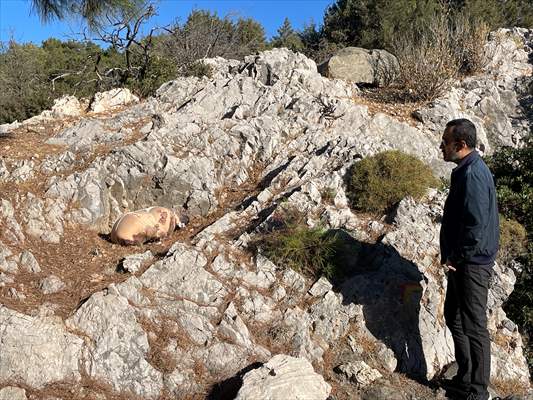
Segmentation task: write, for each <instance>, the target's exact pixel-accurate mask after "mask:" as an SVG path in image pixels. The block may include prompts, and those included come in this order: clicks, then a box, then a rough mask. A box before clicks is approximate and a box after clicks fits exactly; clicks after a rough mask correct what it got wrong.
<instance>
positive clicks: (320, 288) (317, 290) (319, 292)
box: [308, 277, 333, 297]
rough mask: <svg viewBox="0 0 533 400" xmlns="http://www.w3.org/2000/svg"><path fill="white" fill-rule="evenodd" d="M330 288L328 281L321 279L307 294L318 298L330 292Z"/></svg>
mask: <svg viewBox="0 0 533 400" xmlns="http://www.w3.org/2000/svg"><path fill="white" fill-rule="evenodd" d="M332 288H333V285H332V284H331V282H330V281H328V280H327V279H326V278H325V277H321V278H320V279H319V280H318V281H316V282H315V283H314V284H313V286H311V289H309V290H308V293H309V294H310V295H311V296H314V297H320V296H323V295H324V294H326V292H328V291H330V290H331V289H332Z"/></svg>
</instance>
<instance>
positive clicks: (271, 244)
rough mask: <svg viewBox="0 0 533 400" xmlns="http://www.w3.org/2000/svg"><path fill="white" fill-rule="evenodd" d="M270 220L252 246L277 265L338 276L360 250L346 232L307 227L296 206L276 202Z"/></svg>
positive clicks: (313, 274)
mask: <svg viewBox="0 0 533 400" xmlns="http://www.w3.org/2000/svg"><path fill="white" fill-rule="evenodd" d="M270 223H271V226H270V227H269V229H268V231H267V232H266V233H264V234H263V235H262V236H261V237H260V239H259V240H258V241H257V242H256V243H254V246H255V247H257V248H258V249H260V251H261V252H262V253H263V254H264V255H265V256H266V257H268V258H269V259H270V260H271V261H272V262H273V263H275V264H276V265H278V266H279V267H287V268H292V269H294V270H295V271H298V272H301V273H303V274H304V275H307V276H309V277H312V278H315V279H316V278H319V277H320V276H325V277H326V278H328V279H329V280H330V281H333V282H335V281H336V280H338V279H342V278H343V277H345V276H346V275H348V273H349V271H348V270H347V269H348V267H349V265H353V264H355V263H356V262H357V259H358V256H359V253H360V252H361V245H360V244H359V243H358V242H356V241H355V240H354V239H353V238H351V236H350V235H348V234H347V233H346V232H344V231H341V230H338V231H328V230H326V229H324V228H322V227H320V226H316V227H312V228H311V227H309V226H307V224H306V223H305V215H304V214H303V213H301V212H300V211H298V210H296V209H291V208H288V209H287V208H283V206H280V209H279V210H277V211H276V212H275V214H274V216H273V218H272V219H271V221H270Z"/></svg>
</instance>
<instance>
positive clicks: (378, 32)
mask: <svg viewBox="0 0 533 400" xmlns="http://www.w3.org/2000/svg"><path fill="white" fill-rule="evenodd" d="M445 11H446V12H450V13H451V14H453V15H466V16H468V17H469V18H470V19H471V20H472V21H484V22H485V23H486V24H487V25H488V27H489V29H490V30H493V29H497V28H499V27H511V26H521V27H524V28H533V2H531V1H528V0H447V1H441V0H397V1H394V2H391V1H387V0H337V1H335V2H334V3H333V4H332V5H331V6H330V7H329V8H328V9H327V10H326V13H325V15H324V23H323V28H322V34H323V36H324V37H325V38H326V39H327V41H328V42H331V43H336V44H339V45H343V46H359V47H365V48H384V49H389V48H390V46H391V44H392V41H393V39H394V37H395V36H396V35H397V34H398V33H400V32H407V31H410V30H414V31H416V30H418V29H420V28H421V27H422V26H423V25H427V24H428V23H429V22H430V21H431V20H432V19H433V18H434V16H435V15H436V14H439V13H442V12H445Z"/></svg>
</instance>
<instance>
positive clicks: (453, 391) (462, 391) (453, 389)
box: [439, 379, 470, 399]
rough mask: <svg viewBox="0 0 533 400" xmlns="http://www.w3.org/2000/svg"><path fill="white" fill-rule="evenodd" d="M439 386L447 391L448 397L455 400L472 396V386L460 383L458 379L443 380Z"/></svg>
mask: <svg viewBox="0 0 533 400" xmlns="http://www.w3.org/2000/svg"><path fill="white" fill-rule="evenodd" d="M439 384H440V386H441V387H442V388H443V389H444V390H446V396H448V397H451V398H454V399H455V398H457V399H466V397H467V396H468V395H469V394H470V385H469V384H467V383H463V382H458V381H457V380H456V379H443V380H442V381H440V382H439Z"/></svg>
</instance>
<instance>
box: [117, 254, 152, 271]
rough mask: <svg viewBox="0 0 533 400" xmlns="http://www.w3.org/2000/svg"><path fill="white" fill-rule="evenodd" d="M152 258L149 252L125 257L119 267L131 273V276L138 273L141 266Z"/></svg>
mask: <svg viewBox="0 0 533 400" xmlns="http://www.w3.org/2000/svg"><path fill="white" fill-rule="evenodd" d="M152 258H153V255H152V252H151V251H150V250H148V251H145V252H144V253H138V254H131V255H129V256H126V257H125V258H124V260H122V262H121V267H122V269H123V270H124V271H127V272H131V273H132V274H134V273H136V272H137V271H139V269H140V268H141V267H142V265H143V264H144V263H145V262H147V261H149V260H151V259H152Z"/></svg>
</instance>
